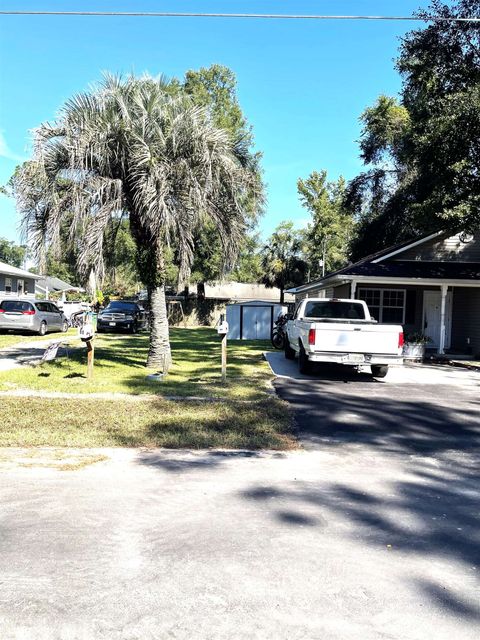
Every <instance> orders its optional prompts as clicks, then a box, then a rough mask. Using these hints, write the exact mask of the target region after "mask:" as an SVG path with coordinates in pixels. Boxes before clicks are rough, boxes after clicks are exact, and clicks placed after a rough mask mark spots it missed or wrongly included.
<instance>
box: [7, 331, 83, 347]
mask: <svg viewBox="0 0 480 640" xmlns="http://www.w3.org/2000/svg"><path fill="white" fill-rule="evenodd" d="M76 335H77V330H76V329H69V331H68V332H67V333H60V332H58V333H47V335H45V336H37V335H35V334H19V333H2V334H0V349H6V348H7V347H14V346H15V345H16V344H20V343H22V342H38V341H42V340H52V341H53V340H64V339H65V338H66V337H68V338H74V337H76Z"/></svg>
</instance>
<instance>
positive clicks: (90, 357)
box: [85, 340, 95, 379]
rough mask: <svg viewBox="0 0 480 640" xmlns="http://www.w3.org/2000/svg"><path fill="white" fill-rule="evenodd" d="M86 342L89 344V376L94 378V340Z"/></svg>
mask: <svg viewBox="0 0 480 640" xmlns="http://www.w3.org/2000/svg"><path fill="white" fill-rule="evenodd" d="M85 344H86V345H87V378H89V379H91V378H93V360H94V354H95V349H94V348H93V342H92V340H88V342H86V343H85Z"/></svg>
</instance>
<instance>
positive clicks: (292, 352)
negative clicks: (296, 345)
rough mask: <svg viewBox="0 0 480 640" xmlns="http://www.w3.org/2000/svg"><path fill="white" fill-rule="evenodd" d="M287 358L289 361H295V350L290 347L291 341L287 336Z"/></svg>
mask: <svg viewBox="0 0 480 640" xmlns="http://www.w3.org/2000/svg"><path fill="white" fill-rule="evenodd" d="M285 358H286V359H287V360H295V349H292V347H291V346H290V340H289V339H288V336H287V335H285Z"/></svg>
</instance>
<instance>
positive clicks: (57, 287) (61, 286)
mask: <svg viewBox="0 0 480 640" xmlns="http://www.w3.org/2000/svg"><path fill="white" fill-rule="evenodd" d="M36 286H37V287H38V288H39V289H42V290H43V291H46V290H47V287H48V290H49V291H83V289H81V288H79V287H74V286H73V285H71V284H69V283H68V282H65V281H64V280H60V278H54V277H50V276H42V277H41V280H39V281H38V282H37V283H36Z"/></svg>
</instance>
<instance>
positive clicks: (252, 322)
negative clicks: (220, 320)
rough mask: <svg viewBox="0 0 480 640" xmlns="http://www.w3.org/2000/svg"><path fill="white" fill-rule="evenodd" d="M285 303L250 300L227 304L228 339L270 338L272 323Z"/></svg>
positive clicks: (285, 306) (284, 311) (283, 309)
mask: <svg viewBox="0 0 480 640" xmlns="http://www.w3.org/2000/svg"><path fill="white" fill-rule="evenodd" d="M286 312H287V305H281V304H279V303H278V302H271V301H268V300H250V301H245V302H235V303H232V304H227V322H228V336H227V337H228V338H230V340H270V337H271V335H272V329H273V325H274V323H275V320H276V319H277V317H278V315H279V314H280V313H286Z"/></svg>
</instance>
